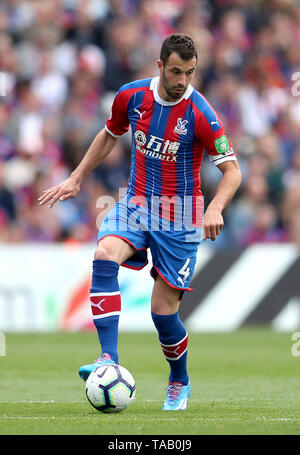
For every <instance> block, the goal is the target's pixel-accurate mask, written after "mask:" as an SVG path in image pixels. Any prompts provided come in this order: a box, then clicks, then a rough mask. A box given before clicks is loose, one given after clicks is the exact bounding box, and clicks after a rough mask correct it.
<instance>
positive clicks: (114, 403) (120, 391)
mask: <svg viewBox="0 0 300 455" xmlns="http://www.w3.org/2000/svg"><path fill="white" fill-rule="evenodd" d="M85 394H86V397H87V399H88V401H89V402H90V403H91V405H92V406H93V407H94V408H95V409H97V411H101V412H120V411H123V410H124V409H126V408H127V406H129V404H130V403H131V402H132V401H133V400H134V398H135V380H134V378H133V376H132V374H131V373H130V372H129V371H128V370H126V368H124V367H122V366H121V365H102V366H100V367H98V368H96V369H95V370H94V371H93V372H92V373H91V374H90V375H89V377H88V379H87V381H86V388H85Z"/></svg>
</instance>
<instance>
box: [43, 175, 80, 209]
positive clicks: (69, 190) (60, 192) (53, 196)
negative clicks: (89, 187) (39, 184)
mask: <svg viewBox="0 0 300 455" xmlns="http://www.w3.org/2000/svg"><path fill="white" fill-rule="evenodd" d="M79 191H80V184H79V182H78V180H77V179H75V178H74V177H72V176H70V177H69V178H67V179H66V180H64V181H63V182H62V183H60V184H59V185H56V186H53V187H52V188H48V190H45V191H43V194H42V195H41V196H40V197H39V198H38V201H39V205H46V204H49V205H48V207H49V208H52V207H53V205H54V204H55V202H56V201H58V200H60V201H66V200H67V199H70V198H72V197H75V196H77V194H78V193H79Z"/></svg>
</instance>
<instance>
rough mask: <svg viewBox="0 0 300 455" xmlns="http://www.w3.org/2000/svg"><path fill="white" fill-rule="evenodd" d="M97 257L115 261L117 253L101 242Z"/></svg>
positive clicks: (95, 256)
mask: <svg viewBox="0 0 300 455" xmlns="http://www.w3.org/2000/svg"><path fill="white" fill-rule="evenodd" d="M94 258H95V259H102V260H104V261H115V260H116V258H115V255H114V253H113V251H112V250H111V249H110V248H109V247H107V246H106V245H102V244H101V243H100V244H99V245H98V247H97V249H96V251H95V255H94Z"/></svg>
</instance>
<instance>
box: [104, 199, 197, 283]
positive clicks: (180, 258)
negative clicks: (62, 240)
mask: <svg viewBox="0 0 300 455" xmlns="http://www.w3.org/2000/svg"><path fill="white" fill-rule="evenodd" d="M107 236H114V237H118V238H120V239H123V240H124V241H126V242H127V243H128V244H129V245H131V246H132V247H133V248H134V249H135V250H136V252H135V254H133V256H131V257H130V258H129V259H127V260H126V261H125V262H124V263H122V264H121V265H122V266H124V267H129V268H131V269H135V270H141V269H142V268H143V267H145V266H146V265H147V264H148V257H147V252H148V248H149V249H150V251H151V256H152V268H151V271H150V273H151V276H152V277H153V278H154V279H156V277H157V275H160V276H161V278H162V279H163V280H164V281H165V282H166V283H167V284H168V285H169V286H171V287H173V288H175V289H179V290H182V291H192V290H193V289H192V288H190V287H189V283H190V281H191V278H192V276H193V273H194V268H195V264H196V259H197V250H198V246H199V243H200V241H201V236H202V233H201V228H195V227H194V228H193V227H192V228H188V229H186V228H184V227H183V226H180V229H179V228H178V225H177V224H176V223H175V222H174V221H168V220H166V219H162V218H159V224H157V225H155V226H154V228H153V223H152V225H151V227H150V216H149V214H148V213H147V212H146V211H143V209H142V208H139V210H138V216H137V211H136V210H135V209H129V210H128V208H127V210H126V211H123V210H122V206H121V205H120V203H116V205H115V206H114V208H113V209H112V210H111V211H110V212H109V213H108V214H107V216H106V217H105V219H104V220H103V222H102V224H101V226H100V230H99V233H98V242H99V241H100V240H101V239H103V238H104V237H107Z"/></svg>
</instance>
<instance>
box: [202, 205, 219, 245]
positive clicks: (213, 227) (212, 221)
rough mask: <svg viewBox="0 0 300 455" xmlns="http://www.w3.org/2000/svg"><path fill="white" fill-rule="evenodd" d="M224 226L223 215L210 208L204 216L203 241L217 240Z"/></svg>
mask: <svg viewBox="0 0 300 455" xmlns="http://www.w3.org/2000/svg"><path fill="white" fill-rule="evenodd" d="M223 226H224V220H223V216H222V213H221V212H220V211H219V210H217V209H213V208H209V207H208V208H207V210H206V212H205V214H204V223H203V240H207V239H210V240H216V238H217V236H218V235H219V234H220V231H221V229H222V227H223Z"/></svg>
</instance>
